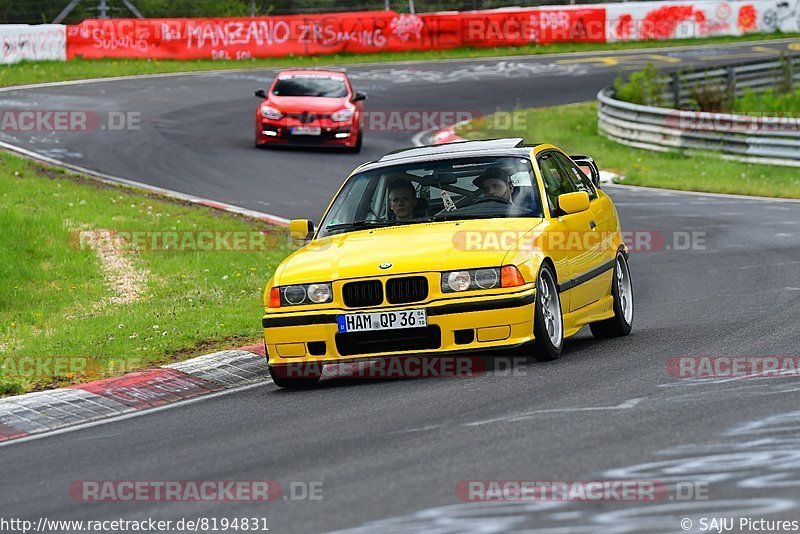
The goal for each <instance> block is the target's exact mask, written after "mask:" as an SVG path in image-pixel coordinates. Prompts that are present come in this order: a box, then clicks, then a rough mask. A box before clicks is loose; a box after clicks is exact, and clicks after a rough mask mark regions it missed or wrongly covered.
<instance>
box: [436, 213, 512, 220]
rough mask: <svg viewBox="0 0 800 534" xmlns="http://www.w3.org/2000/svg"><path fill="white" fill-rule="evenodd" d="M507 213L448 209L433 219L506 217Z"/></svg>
mask: <svg viewBox="0 0 800 534" xmlns="http://www.w3.org/2000/svg"><path fill="white" fill-rule="evenodd" d="M505 217H506V216H505V215H492V214H490V213H484V214H480V213H458V211H447V212H445V213H440V214H438V215H434V216H433V218H432V219H431V220H432V221H455V220H458V219H504V218H505Z"/></svg>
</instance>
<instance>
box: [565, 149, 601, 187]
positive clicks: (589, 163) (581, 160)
mask: <svg viewBox="0 0 800 534" xmlns="http://www.w3.org/2000/svg"><path fill="white" fill-rule="evenodd" d="M570 158H572V161H574V162H575V163H576V164H577V165H578V167H580V169H581V170H582V171H583V172H584V173H585V174H586V176H588V177H589V178H590V179H591V180H592V183H593V184H594V186H595V187H600V169H599V168H598V167H597V163H595V161H594V158H592V157H591V156H570Z"/></svg>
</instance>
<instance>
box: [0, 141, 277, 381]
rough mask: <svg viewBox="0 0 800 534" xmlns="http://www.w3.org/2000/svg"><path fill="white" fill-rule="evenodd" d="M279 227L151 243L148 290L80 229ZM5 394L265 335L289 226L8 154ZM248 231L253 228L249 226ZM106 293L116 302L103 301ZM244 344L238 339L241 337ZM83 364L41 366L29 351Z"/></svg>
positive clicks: (143, 267) (0, 157) (0, 287)
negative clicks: (119, 300) (34, 365)
mask: <svg viewBox="0 0 800 534" xmlns="http://www.w3.org/2000/svg"><path fill="white" fill-rule="evenodd" d="M84 228H88V229H113V230H117V231H152V232H161V231H165V232H170V231H242V232H248V233H249V232H256V231H267V232H271V237H270V238H269V239H268V242H269V243H272V245H271V246H268V247H266V248H271V250H263V249H262V250H257V251H252V252H243V251H208V252H198V251H174V250H173V251H153V250H150V251H146V250H139V251H135V250H128V251H126V252H125V253H124V254H123V256H124V257H126V258H128V259H129V261H130V262H131V263H132V264H133V266H134V267H135V268H136V269H137V270H139V271H141V272H144V273H145V282H144V284H143V285H142V287H143V292H142V293H141V295H140V298H139V300H138V301H136V302H134V303H132V304H127V305H121V304H111V303H109V302H108V299H109V298H110V297H113V296H114V295H115V294H116V293H115V291H113V290H112V289H111V287H110V286H109V283H108V281H107V279H106V276H105V275H104V271H103V269H102V266H101V261H100V257H99V255H98V253H97V252H96V251H95V250H92V249H89V248H88V247H84V248H83V249H82V248H81V247H80V246H78V245H77V244H76V241H75V240H74V232H75V230H76V229H84ZM0 235H2V239H0V395H1V394H16V393H21V392H25V391H28V390H31V389H40V388H44V387H48V386H51V385H59V384H64V383H69V382H76V381H85V380H90V379H96V378H101V377H104V376H110V375H114V374H121V372H123V371H126V370H134V369H140V368H147V367H150V366H152V365H154V364H161V363H168V362H172V361H175V360H179V359H184V358H187V357H190V356H193V355H196V354H198V353H202V352H204V351H205V352H210V350H211V349H213V348H230V347H232V346H233V347H235V346H242V345H245V344H250V343H258V342H259V339H260V333H261V329H260V318H261V314H262V312H263V305H262V291H263V287H264V284H265V283H266V281H267V280H268V279H269V277H270V276H271V275H272V272H273V270H274V268H275V267H276V266H277V264H278V263H279V262H280V260H281V259H282V258H283V257H284V256H285V255H286V253H287V251H288V247H287V246H286V239H285V233H284V232H283V231H282V230H277V229H276V228H275V227H272V226H269V225H267V224H266V223H262V222H259V221H253V220H250V219H246V218H244V217H239V216H236V215H232V214H227V213H223V212H219V211H216V210H212V209H210V208H205V207H200V206H194V205H190V204H187V203H181V202H177V201H170V200H167V199H165V198H162V197H158V196H155V195H150V194H148V193H145V192H140V191H138V190H135V189H131V188H125V187H117V186H109V185H105V184H100V183H98V182H96V181H92V180H90V179H88V178H83V177H79V176H75V175H69V174H66V173H64V172H61V171H58V170H54V169H52V168H49V167H44V166H41V165H39V164H36V163H32V162H30V161H28V160H25V159H22V158H20V157H17V156H14V155H10V154H7V153H0ZM243 235H248V234H243ZM103 303H105V304H103ZM237 344H238V345H237ZM66 358H73V359H75V360H74V361H76V362H83V363H78V364H76V365H75V366H74V367H73V366H70V367H69V369H70V370H77V371H78V372H75V373H71V372H63V369H61V371H59V372H58V373H56V372H55V371H53V373H52V375H50V374H49V372H40V371H30V369H25V368H22V367H21V366H20V363H21V362H23V361H26V360H27V361H33V360H32V359H45V360H48V359H49V360H50V361H51V362H52V361H55V360H59V361H61V362H62V364H63V362H64V361H65V359H66Z"/></svg>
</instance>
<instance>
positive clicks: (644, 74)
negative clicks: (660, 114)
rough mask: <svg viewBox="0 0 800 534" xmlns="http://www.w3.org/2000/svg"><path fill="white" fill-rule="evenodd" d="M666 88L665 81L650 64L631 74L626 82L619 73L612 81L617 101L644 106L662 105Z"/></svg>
mask: <svg viewBox="0 0 800 534" xmlns="http://www.w3.org/2000/svg"><path fill="white" fill-rule="evenodd" d="M666 88H667V81H666V79H665V78H664V76H663V75H662V74H661V72H660V71H659V70H658V69H657V68H656V67H655V65H653V64H652V63H648V64H647V65H646V66H645V68H644V69H643V70H640V71H636V72H633V73H631V74H630V76H629V77H628V78H627V80H626V79H625V77H624V76H623V75H622V74H621V73H620V75H619V76H617V79H616V80H615V81H614V90H615V93H616V97H617V98H618V99H620V100H623V101H625V102H630V103H631V104H640V105H645V106H662V105H664V92H665V91H666Z"/></svg>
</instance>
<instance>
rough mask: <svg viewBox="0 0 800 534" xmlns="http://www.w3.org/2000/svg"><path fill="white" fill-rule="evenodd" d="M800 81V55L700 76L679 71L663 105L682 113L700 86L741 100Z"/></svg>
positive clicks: (665, 94) (670, 84)
mask: <svg viewBox="0 0 800 534" xmlns="http://www.w3.org/2000/svg"><path fill="white" fill-rule="evenodd" d="M798 80H800V54H794V55H790V56H786V57H785V58H776V59H775V60H774V61H766V62H765V61H763V60H762V61H756V62H749V63H741V64H738V65H728V66H725V67H720V68H716V69H710V70H702V71H698V72H682V71H678V72H674V73H672V74H671V75H670V77H669V83H668V84H667V92H665V93H664V94H663V95H662V101H663V102H669V103H670V104H671V105H672V107H674V108H676V109H680V108H686V107H688V106H690V105H691V104H692V98H691V93H692V89H693V88H695V87H697V86H698V85H706V86H708V85H719V86H724V87H726V88H730V89H731V90H732V92H733V94H735V95H736V96H741V95H742V94H743V93H744V91H745V90H746V89H752V90H754V91H759V90H764V89H770V88H772V87H776V86H778V85H781V84H783V83H788V82H790V81H791V82H794V81H798Z"/></svg>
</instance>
